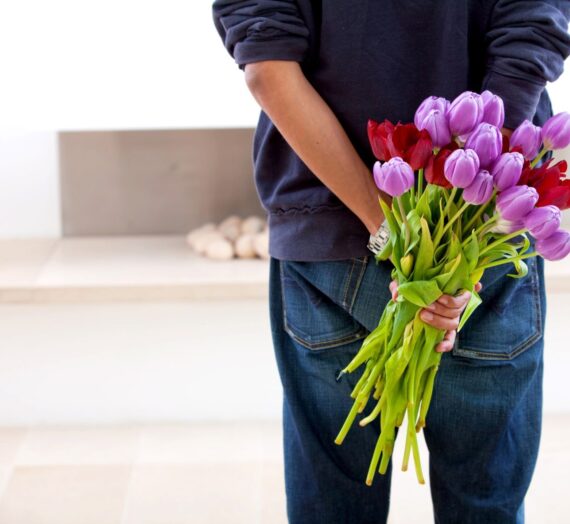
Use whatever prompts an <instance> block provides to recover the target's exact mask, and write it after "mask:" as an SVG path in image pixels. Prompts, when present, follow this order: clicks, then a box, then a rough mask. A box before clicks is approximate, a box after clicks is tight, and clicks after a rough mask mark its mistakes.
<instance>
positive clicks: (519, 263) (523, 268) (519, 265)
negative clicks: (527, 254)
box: [508, 260, 528, 278]
mask: <svg viewBox="0 0 570 524" xmlns="http://www.w3.org/2000/svg"><path fill="white" fill-rule="evenodd" d="M513 265H514V266H515V270H516V273H515V274H511V273H509V275H508V276H509V277H512V278H523V277H526V276H527V275H528V266H527V264H526V262H525V261H524V260H515V261H514V262H513Z"/></svg>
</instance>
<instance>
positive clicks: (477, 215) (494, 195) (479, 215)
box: [464, 189, 497, 231]
mask: <svg viewBox="0 0 570 524" xmlns="http://www.w3.org/2000/svg"><path fill="white" fill-rule="evenodd" d="M496 196H497V190H496V189H495V190H494V191H493V194H492V195H491V198H490V199H489V202H487V203H486V204H484V205H482V206H481V207H480V208H479V210H478V211H477V213H475V214H474V215H473V217H472V218H471V220H470V221H469V222H467V224H466V226H465V228H464V229H465V231H469V229H470V228H471V226H473V224H474V223H475V222H477V220H479V218H480V217H481V215H482V214H483V213H484V212H485V210H486V209H487V208H488V207H489V203H490V202H492V201H493V199H494V198H495V197H496Z"/></svg>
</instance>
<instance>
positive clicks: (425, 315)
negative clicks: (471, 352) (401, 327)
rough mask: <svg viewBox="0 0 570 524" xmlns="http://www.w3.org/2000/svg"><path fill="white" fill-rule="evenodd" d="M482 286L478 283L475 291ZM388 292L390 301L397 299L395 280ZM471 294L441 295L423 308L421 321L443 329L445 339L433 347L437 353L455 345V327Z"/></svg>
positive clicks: (450, 348)
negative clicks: (390, 295) (390, 294)
mask: <svg viewBox="0 0 570 524" xmlns="http://www.w3.org/2000/svg"><path fill="white" fill-rule="evenodd" d="M481 288H482V285H481V282H479V283H478V284H477V285H476V286H475V291H477V292H479V291H481ZM390 292H391V293H392V300H396V298H397V297H398V283H397V282H396V281H395V280H392V282H390ZM470 298H471V293H469V291H466V292H465V293H463V294H461V295H459V296H457V297H452V296H450V295H442V296H441V297H439V298H438V299H437V300H436V301H435V302H434V303H433V304H430V305H429V306H427V307H425V308H424V309H423V310H422V312H421V313H420V317H421V319H422V320H423V321H424V322H425V323H426V324H429V325H430V326H433V327H435V328H437V329H445V331H446V333H445V337H444V338H443V340H442V341H441V342H440V343H439V344H438V345H437V346H436V347H435V350H436V351H437V352H439V353H445V352H447V351H451V350H452V349H453V345H454V344H455V337H456V336H457V326H459V318H460V317H461V313H463V311H464V309H465V308H466V307H467V304H468V302H469V299H470Z"/></svg>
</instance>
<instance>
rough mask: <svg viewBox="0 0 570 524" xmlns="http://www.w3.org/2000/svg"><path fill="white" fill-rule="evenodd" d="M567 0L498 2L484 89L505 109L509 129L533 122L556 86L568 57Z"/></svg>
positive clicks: (489, 39) (569, 3)
mask: <svg viewBox="0 0 570 524" xmlns="http://www.w3.org/2000/svg"><path fill="white" fill-rule="evenodd" d="M569 17H570V1H568V0H558V1H557V0H548V1H530V0H497V1H496V2H495V4H494V7H493V9H492V12H491V13H490V19H489V25H488V29H487V32H486V35H485V43H486V53H487V66H486V74H485V77H484V80H483V89H488V90H489V91H492V92H493V93H495V94H497V95H499V96H500V97H501V98H502V99H503V101H504V103H505V114H506V120H505V126H506V127H508V128H515V127H517V126H518V125H519V124H520V123H521V122H522V121H523V120H525V119H527V118H528V119H529V120H532V117H533V115H534V113H535V110H536V106H537V104H538V100H539V98H540V94H541V93H542V91H543V89H544V87H545V86H546V82H553V81H554V80H556V79H557V78H558V77H559V76H560V75H561V74H562V71H563V69H564V59H565V58H566V57H567V56H568V55H569V54H570V36H569V35H568V18H569Z"/></svg>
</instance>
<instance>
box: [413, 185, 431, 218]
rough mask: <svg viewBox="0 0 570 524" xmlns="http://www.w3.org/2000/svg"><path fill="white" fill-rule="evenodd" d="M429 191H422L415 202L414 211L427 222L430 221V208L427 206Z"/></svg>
mask: <svg viewBox="0 0 570 524" xmlns="http://www.w3.org/2000/svg"><path fill="white" fill-rule="evenodd" d="M429 193H430V192H429V191H424V192H423V194H422V196H421V197H420V199H419V200H418V203H417V204H416V211H417V212H418V215H419V216H420V217H421V218H425V219H426V220H427V222H428V223H429V224H431V223H432V215H431V208H430V207H429V199H428V198H429Z"/></svg>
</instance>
